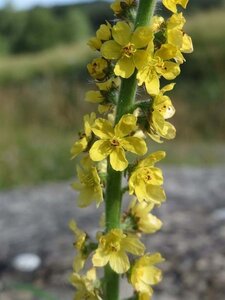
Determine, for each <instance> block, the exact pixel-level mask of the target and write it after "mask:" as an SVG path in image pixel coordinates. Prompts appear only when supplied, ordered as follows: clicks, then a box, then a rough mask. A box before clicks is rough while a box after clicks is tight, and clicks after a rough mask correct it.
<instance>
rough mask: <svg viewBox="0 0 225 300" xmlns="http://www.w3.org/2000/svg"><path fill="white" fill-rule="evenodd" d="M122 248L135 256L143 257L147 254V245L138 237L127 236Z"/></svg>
mask: <svg viewBox="0 0 225 300" xmlns="http://www.w3.org/2000/svg"><path fill="white" fill-rule="evenodd" d="M121 246H122V247H123V249H124V250H126V251H127V252H129V253H131V254H134V255H143V254H144V252H145V245H144V244H143V243H142V242H141V241H140V240H139V239H138V238H137V237H136V236H131V235H130V236H127V237H126V238H125V239H124V240H123V241H122V243H121Z"/></svg>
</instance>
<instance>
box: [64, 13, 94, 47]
mask: <svg viewBox="0 0 225 300" xmlns="http://www.w3.org/2000/svg"><path fill="white" fill-rule="evenodd" d="M61 22H62V26H61V28H62V29H61V34H62V41H64V42H77V41H80V40H82V39H85V38H87V37H88V36H90V34H91V24H90V21H89V19H88V17H87V15H86V14H85V13H84V12H83V11H82V10H80V9H78V8H73V9H72V10H68V11H67V13H66V14H65V15H64V16H63V18H62V21H61Z"/></svg>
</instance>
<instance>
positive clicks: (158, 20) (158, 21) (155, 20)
mask: <svg viewBox="0 0 225 300" xmlns="http://www.w3.org/2000/svg"><path fill="white" fill-rule="evenodd" d="M163 23H164V18H163V17H161V16H153V17H152V23H151V28H152V31H153V32H154V33H155V32H158V31H159V30H160V28H161V25H162V24H163Z"/></svg>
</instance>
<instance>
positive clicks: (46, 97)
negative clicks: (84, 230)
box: [0, 0, 225, 300]
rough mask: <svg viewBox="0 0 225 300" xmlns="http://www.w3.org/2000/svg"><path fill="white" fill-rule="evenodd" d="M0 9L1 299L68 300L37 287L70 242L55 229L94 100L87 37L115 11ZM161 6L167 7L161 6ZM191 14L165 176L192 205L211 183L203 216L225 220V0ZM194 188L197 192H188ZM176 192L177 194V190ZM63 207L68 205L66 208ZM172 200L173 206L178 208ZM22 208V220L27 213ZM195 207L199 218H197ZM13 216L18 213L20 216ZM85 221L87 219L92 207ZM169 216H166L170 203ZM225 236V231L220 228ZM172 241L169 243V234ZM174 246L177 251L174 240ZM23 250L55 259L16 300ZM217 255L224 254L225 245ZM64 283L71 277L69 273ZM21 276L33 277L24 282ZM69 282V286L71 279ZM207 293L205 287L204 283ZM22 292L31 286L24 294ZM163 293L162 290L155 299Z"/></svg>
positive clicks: (199, 4)
mask: <svg viewBox="0 0 225 300" xmlns="http://www.w3.org/2000/svg"><path fill="white" fill-rule="evenodd" d="M0 7H1V9H0V189H1V191H2V192H1V193H0V211H1V212H2V213H1V214H0V216H1V217H2V220H3V221H2V223H0V228H1V232H2V233H1V236H2V240H1V238H0V245H1V246H0V275H1V276H2V277H1V278H2V281H1V285H0V293H1V288H2V296H1V297H0V298H1V300H2V299H4V300H12V299H13V300H19V299H22V300H26V299H64V300H65V299H67V298H65V294H63V295H64V296H62V295H61V294H60V292H59V291H61V290H62V288H60V289H59V291H58V294H57V293H56V294H55V295H56V296H57V297H58V298H54V297H56V296H52V294H51V291H50V294H48V293H47V294H45V292H43V289H44V290H45V284H44V288H40V286H42V285H43V282H42V283H40V282H41V279H40V278H43V272H44V276H45V277H44V278H45V279H44V281H47V280H48V278H52V277H51V276H52V273H53V274H54V272H55V271H54V267H53V269H52V266H53V265H54V264H55V261H59V257H58V256H57V255H59V253H60V251H65V248H67V245H66V243H65V239H64V238H62V237H61V238H60V236H58V235H57V230H59V231H60V232H61V231H62V232H65V231H66V230H67V229H66V225H67V222H68V219H69V217H73V213H72V212H71V203H72V201H71V199H73V198H74V193H73V192H71V191H70V190H69V188H68V189H67V187H68V186H69V181H70V180H71V178H72V177H74V173H75V165H74V162H71V160H70V148H71V145H72V143H73V141H75V140H76V139H77V135H76V133H77V132H78V131H79V129H80V127H81V120H82V115H83V114H84V113H85V112H90V111H91V110H93V106H89V105H88V104H87V103H85V102H84V100H83V99H84V94H85V91H87V90H88V89H89V88H90V77H89V76H88V73H87V71H86V64H87V63H88V62H89V61H90V60H91V58H92V56H93V53H92V52H91V51H90V50H89V48H88V46H86V43H87V40H88V38H89V37H91V36H93V35H94V34H95V31H96V29H97V28H98V26H99V25H100V24H101V23H103V22H104V21H105V20H106V19H107V20H112V19H113V15H112V12H111V11H110V9H109V1H108V2H105V1H91V2H90V1H89V2H88V1H75V0H74V1H72V0H70V1H66V0H65V1H63V0H61V1H56V0H48V1H47V0H42V1H41V0H40V1H38V0H36V1H35V0H33V1H32V0H26V1H24V0H14V1H1V0H0ZM158 10H159V12H161V10H162V7H161V6H160V5H159V6H158ZM186 17H187V25H186V27H185V30H186V32H187V33H188V34H190V35H191V36H192V38H193V43H194V48H195V51H194V53H193V54H191V55H186V59H187V63H186V64H184V65H183V66H182V74H181V76H180V77H178V79H177V80H176V82H177V84H176V88H175V90H174V92H173V96H172V99H173V101H174V105H175V107H176V115H175V117H174V118H173V120H172V123H173V124H175V126H176V128H177V138H176V140H174V141H171V142H166V143H164V144H163V145H162V146H160V148H162V147H163V148H164V149H166V150H167V152H168V155H167V159H166V160H165V170H166V172H168V174H170V175H171V176H172V178H175V179H179V178H180V180H181V181H179V180H178V181H176V182H175V181H174V182H173V179H171V180H172V182H170V181H169V182H170V186H168V189H169V193H170V195H173V197H174V199H178V200H180V199H181V198H183V199H186V198H185V197H186V196H187V195H189V196H190V199H191V200H190V199H189V200H190V202H189V205H193V202H192V200H193V197H197V198H198V199H202V198H201V197H203V195H206V198H209V196H207V195H209V193H206V194H205V193H204V192H205V191H206V190H207V188H208V189H210V188H211V189H212V190H210V191H211V192H213V193H214V194H213V195H211V196H210V197H211V198H210V199H208V200H211V201H212V202H213V201H214V206H210V205H211V204H212V202H210V203H209V202H207V201H206V200H207V199H205V202H204V205H206V206H207V205H208V206H207V208H205V210H204V212H205V214H206V215H204V218H203V219H204V220H205V218H206V216H208V214H209V211H210V212H211V211H212V210H213V211H214V210H215V215H214V217H215V216H216V217H215V218H217V219H218V220H220V221H221V220H224V219H225V216H224V215H225V213H224V210H220V211H222V213H221V212H217V209H218V211H219V209H221V207H223V206H224V204H223V200H224V196H222V195H223V193H222V189H221V193H222V195H221V194H219V192H218V191H219V188H220V187H222V186H223V185H224V183H225V181H224V175H225V174H224V173H223V170H224V164H225V113H224V109H225V84H224V82H225V30H224V28H225V3H224V1H223V0H214V1H211V0H197V1H190V4H189V7H188V10H187V11H186ZM158 148H159V146H158V145H153V146H152V150H155V149H158ZM171 172H172V173H171ZM179 172H180V173H179ZM207 172H208V173H207ZM204 174H205V175H204ZM203 175H204V176H205V177H203ZM182 176H183V177H182ZM199 178H201V180H200V179H199ZM204 178H205V180H204ZM198 180H200V181H198ZM207 180H208V181H207ZM222 181H224V182H222ZM48 182H49V184H48ZM52 182H54V183H52ZM57 182H58V183H57ZM64 182H66V183H64ZM42 184H44V187H43V188H42ZM191 184H193V185H194V186H193V185H191ZM198 184H199V186H197V185H198ZM204 184H205V185H204ZM218 184H220V187H218ZM36 186H38V187H37V188H36ZM203 186H204V187H203ZM171 187H172V188H171ZM181 187H182V188H183V190H182V189H181ZM185 188H186V190H185ZM203 188H204V189H205V191H203ZM190 190H192V191H194V192H196V193H197V192H198V193H199V194H191V192H190ZM176 191H177V193H178V194H179V192H180V194H179V195H178V194H176ZM216 193H217V194H218V195H217V198H216V196H215V194H216ZM194 195H195V196H194ZM196 195H197V196H196ZM213 197H214V198H213ZM63 198H64V199H65V202H64V203H63ZM213 199H214V200H213ZM52 200H54V201H55V203H56V206H54V205H53V204H54V201H52ZM10 201H11V202H10ZM37 201H39V204H37ZM66 201H67V202H66ZM203 201H204V199H203ZM32 203H33V204H32ZM40 203H42V206H41V204H40ZM65 203H67V204H68V206H67V208H65ZM31 204H32V205H34V206H30V205H31ZM198 204H199V202H198ZM13 205H14V206H13ZM35 205H37V207H36V206H35ZM174 205H175V207H176V204H174ZM185 205H186V204H185ZM10 206H11V208H10ZM197 206H198V205H197ZM34 207H35V211H34ZM72 207H73V203H72ZM188 207H189V206H188ZM41 208H42V210H41ZM44 208H45V209H46V211H45V212H44ZM10 209H12V210H10ZM27 209H29V211H27ZM48 209H49V211H48ZM55 209H57V211H55ZM167 209H169V210H170V208H167ZM186 209H188V208H187V207H186ZM38 211H39V214H37V212H38ZM24 212H26V216H25V215H23V213H24ZM51 212H52V213H53V214H54V213H55V214H56V215H57V216H58V219H57V222H56V220H55V218H53V216H52V217H51V216H50V214H51ZM60 212H61V213H60ZM198 212H199V211H198V210H197V211H196V216H195V215H194V217H196V218H195V220H196V219H198V221H199V215H198V214H197V213H198ZM45 213H46V216H45ZM82 213H83V212H82ZM82 213H80V212H79V214H80V216H81V217H82V216H84V215H82ZM181 214H182V209H181V213H180V218H181V219H180V220H181V223H182V222H183V219H184V218H185V216H183V217H181ZM190 214H191V215H192V216H190V219H188V220H186V219H185V220H186V221H187V222H188V221H190V220H191V218H192V217H193V212H192V213H191V210H190ZM37 215H38V217H37ZM35 216H36V217H35ZM40 216H43V220H46V219H49V222H50V223H51V225H49V230H47V229H46V232H44V231H45V228H42V227H40V228H39V227H38V226H36V227H35V224H31V223H33V222H31V220H32V218H33V219H35V220H36V219H37V218H38V219H37V220H36V222H37V223H38V222H40V220H41V219H40ZM85 216H86V215H85ZM14 217H15V218H18V222H16V221H15V220H17V219H14ZM19 217H20V220H19ZM26 217H27V219H26ZM214 217H213V218H214ZM88 218H89V219H90V220H91V213H90V214H89V215H88ZM163 218H167V215H166V209H165V215H163ZM21 219H22V220H21ZM0 220H1V218H0ZM24 220H25V221H24ZM59 220H61V221H59ZM212 220H214V219H212ZM170 221H171V223H168V224H170V225H171V224H172V225H171V226H172V227H170V225H168V224H167V225H168V227H166V230H165V232H164V233H163V234H164V235H165V236H163V238H164V240H165V239H166V238H167V237H168V235H166V234H168V232H170V229H171V228H176V226H177V224H175V223H174V219H171V220H170ZM170 221H168V222H170ZM20 222H22V223H20ZM60 222H61V223H60ZM177 222H179V218H178V221H177ZM199 222H200V221H199ZM34 223H35V222H34ZM20 224H21V230H23V228H33V227H32V226H31V225H33V226H34V229H30V231H29V233H27V235H26V234H25V237H24V235H23V232H22V233H21V232H19V231H18V228H20V227H19V226H20ZM182 224H183V223H182ZM210 224H211V223H210ZM10 226H11V227H10ZM17 226H18V228H17V231H16V230H15V227H17ZM40 226H41V225H40ZM51 226H52V227H51ZM173 226H174V227H173ZM199 226H201V225H199ZM202 226H203V225H202ZM46 227H48V226H47V225H46ZM7 228H8V229H9V231H7ZM168 228H170V229H168ZM202 228H203V227H202ZM204 228H205V227H204ZM207 228H208V227H207ZM210 228H211V227H210ZM167 229H168V230H167ZM10 230H11V231H10ZM32 230H33V231H32ZM174 230H175V229H174ZM204 230H205V229H204ZM3 231H4V232H3ZM175 231H176V230H175ZM175 231H174V232H175ZM206 231H207V230H206ZM34 232H35V234H36V235H37V236H36V235H34ZM191 232H192V231H191ZM193 232H194V228H193ZM193 232H192V234H193ZM21 234H22V237H21V236H20V235H21ZM45 234H46V235H45ZM48 234H49V236H51V237H52V239H53V240H54V241H53V244H51V243H50V244H49V243H47V244H46V247H44V246H43V245H45V242H46V240H48V237H49V236H48ZM67 234H68V233H67ZM221 234H222V236H223V237H225V229H224V227H223V231H222V233H221ZM181 236H182V234H181ZM207 236H208V235H207ZM35 237H36V241H38V245H36V244H37V242H36V243H35V242H34V244H32V245H31V244H30V243H29V242H28V241H29V239H32V243H33V241H35ZM39 238H40V240H39ZM189 238H190V237H189ZM196 238H197V236H196ZM55 239H56V240H55ZM71 239H72V236H70V235H69V234H68V236H66V242H67V243H70V242H71ZM50 240H51V239H50ZM169 240H171V239H170V238H169V237H168V241H169ZM48 241H49V240H48ZM39 242H40V243H39ZM54 243H56V244H57V246H56V248H57V247H59V248H57V249H60V250H59V252H58V254H57V255H56V257H55V256H54V255H53V254H52V253H51V251H53V247H54V245H55V244H54ZM25 244H26V247H25V248H26V249H25V248H24V245H25ZM156 244H157V241H156ZM203 244H204V243H203ZM2 245H5V246H2ZM59 245H60V246H59ZM157 245H158V244H157ZM160 245H161V244H160V243H159V245H158V246H159V247H161V246H162V245H161V246H160ZM174 245H176V242H174ZM41 246H43V248H42V247H41ZM168 247H169V249H170V250H171V248H170V246H168ZM175 247H176V246H175ZM162 248H163V247H162ZM184 248H185V246H184ZM37 249H38V250H37ZM210 249H211V248H210ZM25 250H26V251H28V250H29V251H33V252H35V253H37V252H38V254H39V256H40V257H42V258H44V257H49V256H48V255H47V253H48V254H49V255H50V253H51V259H50V262H49V261H48V262H47V263H46V264H47V265H48V269H47V270H48V271H47V273H45V271H46V269H45V271H43V269H39V273H38V274H39V275H38V276H36V275H32V276H34V277H32V276H31V275H29V276H28V277H29V280H31V279H32V280H33V279H34V281H35V282H36V283H35V284H37V286H38V287H37V286H36V285H29V286H28V287H27V286H25V287H24V285H23V284H22V283H21V282H20V285H19V287H18V288H19V289H22V290H23V292H22V296H21V298H20V296H18V295H19V294H18V293H16V296H15V295H14V294H13V292H12V293H11V292H10V293H8V292H5V290H7V288H6V286H7V287H8V286H10V287H12V282H13V283H15V285H16V286H17V283H18V281H20V280H19V278H21V276H22V275H21V274H20V273H19V274H18V273H13V272H15V270H14V269H13V267H12V260H13V257H14V256H16V255H17V254H18V253H20V252H21V253H22V252H23V251H25ZM68 251H69V254H68V255H66V254H64V260H63V259H62V261H63V264H64V265H63V266H64V267H62V266H58V268H59V271H58V273H60V272H61V271H62V269H63V270H68V266H69V265H70V263H71V256H70V254H71V253H72V251H73V250H72V246H71V248H70V250H68ZM168 251H169V250H168ZM171 251H172V250H171ZM221 251H222V252H223V253H222V252H221V253H222V254H221V255H222V258H224V256H223V255H224V251H225V250H224V248H223V250H221ZM61 253H62V252H61ZM63 253H64V252H63ZM222 258H221V259H222ZM182 260H183V257H182ZM222 262H223V264H224V260H221V261H219V263H218V261H217V262H216V263H218V264H219V266H220V264H222ZM49 266H50V267H49ZM174 266H176V262H175V263H174V265H173V267H174ZM200 267H202V265H201V264H200ZM203 267H204V262H203ZM11 268H12V269H11ZM174 268H175V267H174ZM168 269H169V267H168ZM8 270H11V271H9V272H8ZM13 270H14V271H13ZM182 270H183V269H182ZM185 270H186V269H185ZM186 271H187V270H186ZM186 271H185V272H186ZM203 271H204V268H203ZM203 271H202V272H203ZM222 271H223V273H222V275H221V276H224V277H223V279H224V281H222V282H225V270H224V269H222ZM7 272H8V273H7ZM10 272H11V273H10ZM171 272H172V273H171V274H173V276H175V277H174V280H175V281H174V282H176V280H181V278H180V277H179V276H181V275H179V272H178V271H177V269H176V272H177V273H176V272H175V271H174V269H173V271H171ZM174 272H175V273H174ZM182 272H183V271H182ZM182 272H181V273H182ZM56 273H57V272H56ZM58 273H57V274H58ZM9 274H13V276H14V275H15V277H13V276H11V275H9ZM32 274H33V273H32ZM57 274H56V275H57ZM66 274H67V273H66ZM174 274H175V275H174ZM57 276H58V275H57ZM57 276H56V278H55V277H54V280H55V281H54V280H53V282H55V283H59V282H60V281H61V277H60V276H59V277H57ZM221 276H220V279H221ZM65 278H66V277H65ZM169 278H170V277H169ZM29 280H28V282H30V281H29ZM32 280H31V281H32ZM207 280H208V279H207ZM210 280H212V278H211V279H209V282H210V283H209V282H208V281H204V283H205V285H207V286H208V285H210V284H212V283H211V281H210ZM64 281H65V282H66V279H64ZM5 282H6V284H5ZM22 282H27V278H26V277H25V279H24V281H22ZM51 283H52V281H51ZM167 284H168V285H169V284H171V282H170V283H167ZM65 286H66V288H67V285H66V283H65ZM221 286H222V284H221ZM189 289H190V286H189ZM202 289H203V290H204V287H203V288H202ZM216 289H217V290H218V288H216ZM24 290H25V291H27V290H28V292H27V294H26V292H24ZM204 291H205V290H204ZM53 294H54V291H53ZM0 295H1V294H0ZM31 295H32V296H31ZM60 295H61V296H60ZM160 295H161V294H160V291H159V297H160ZM178 295H180V296H178V298H169V297H168V295H167V298H156V299H163V300H164V299H166V300H169V299H181V296H182V299H186V298H185V297H184V295H182V294H179V293H178ZM196 295H197V296H196V298H195V296H193V295H192V296H191V297H190V295H188V296H187V298H188V299H191V300H195V299H200V298H201V299H208V300H210V299H214V300H222V299H224V297H222V296H221V297H222V298H219V297H220V294H218V295H217V294H215V292H214V293H213V294H212V295H211V294H210V293H209V292H207V293H205V294H201V293H200V294H196ZM204 295H208V296H204ZM210 295H211V296H210ZM215 295H217V296H216V297H215ZM221 295H222V294H221ZM223 295H224V294H223ZM4 297H5V298H4ZM26 297H27V298H26ZM29 297H30V298H29ZM32 297H33V298H32ZM171 297H172V296H171ZM174 297H175V296H174ZM210 297H212V298H210ZM213 297H214V298H213ZM68 299H69V298H68Z"/></svg>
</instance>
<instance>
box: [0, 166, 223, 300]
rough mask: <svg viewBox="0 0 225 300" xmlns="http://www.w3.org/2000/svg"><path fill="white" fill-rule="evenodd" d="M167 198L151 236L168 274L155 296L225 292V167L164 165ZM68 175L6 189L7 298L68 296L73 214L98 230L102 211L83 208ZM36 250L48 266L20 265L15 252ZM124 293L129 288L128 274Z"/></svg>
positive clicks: (3, 288)
mask: <svg viewBox="0 0 225 300" xmlns="http://www.w3.org/2000/svg"><path fill="white" fill-rule="evenodd" d="M163 169H164V174H165V189H166V191H167V198H168V200H167V202H166V203H165V204H163V205H162V206H161V208H160V209H156V210H155V213H156V214H157V215H158V216H159V217H160V218H161V219H162V220H163V222H164V226H163V228H162V230H161V231H160V232H158V233H156V234H154V235H151V236H149V237H148V238H146V239H145V242H146V243H147V245H148V249H149V251H150V252H154V251H160V252H161V253H162V254H163V256H164V257H165V258H166V262H165V263H164V264H162V268H163V269H164V279H163V281H162V283H161V284H160V285H159V286H157V287H156V288H155V296H154V297H153V300H181V299H183V300H200V299H201V300H224V299H225V243H224V240H225V194H224V185H225V168H222V167H215V168H204V169H203V168H190V167H183V168H169V167H166V168H163ZM75 199H76V194H75V192H74V191H73V190H71V188H70V183H69V182H61V183H53V184H47V185H44V186H39V187H34V188H20V189H15V190H12V191H6V192H1V193H0V232H1V234H0V299H1V300H69V299H72V295H73V289H72V288H71V287H70V285H69V284H68V277H69V274H70V272H71V264H72V260H73V256H74V249H73V245H72V242H73V236H72V234H71V233H70V231H69V230H68V226H67V224H68V222H69V220H70V219H71V218H75V219H76V221H77V222H78V224H79V225H80V227H82V228H84V229H86V230H87V231H88V232H89V233H90V235H91V236H94V235H95V233H96V230H97V227H98V218H99V215H100V211H99V212H97V213H96V209H95V208H94V207H89V208H87V209H78V208H77V207H76V200H75ZM27 252H29V253H34V254H37V255H38V256H39V257H40V258H41V266H40V267H39V268H38V269H37V270H35V271H34V272H21V271H18V270H16V269H15V268H14V267H13V259H14V258H15V257H16V256H17V255H18V254H21V253H27ZM121 290H122V291H121V299H123V298H125V297H128V296H129V288H128V287H127V284H126V283H125V282H124V283H123V284H122V289H121Z"/></svg>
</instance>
